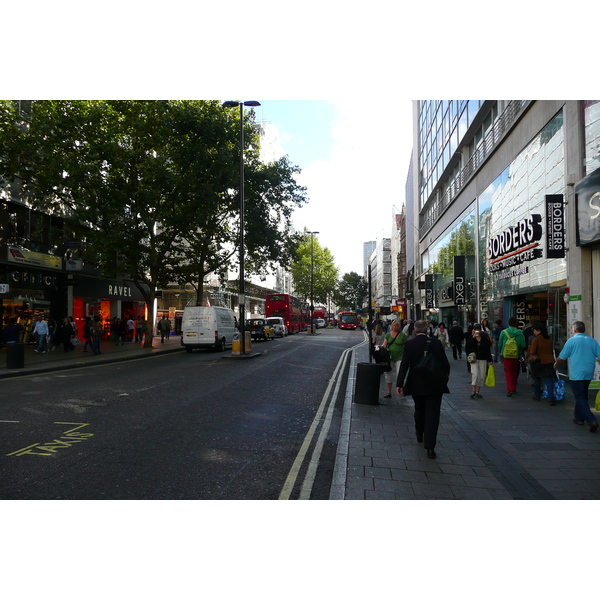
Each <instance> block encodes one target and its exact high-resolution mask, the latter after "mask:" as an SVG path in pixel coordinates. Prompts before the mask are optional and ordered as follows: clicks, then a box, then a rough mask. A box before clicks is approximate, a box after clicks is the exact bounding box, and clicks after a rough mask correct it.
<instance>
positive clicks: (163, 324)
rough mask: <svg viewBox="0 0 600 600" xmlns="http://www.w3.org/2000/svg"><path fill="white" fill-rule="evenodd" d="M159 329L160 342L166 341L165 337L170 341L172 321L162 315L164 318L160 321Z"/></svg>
mask: <svg viewBox="0 0 600 600" xmlns="http://www.w3.org/2000/svg"><path fill="white" fill-rule="evenodd" d="M158 330H159V331H160V343H161V344H164V343H165V337H166V338H167V342H168V341H169V334H170V332H171V321H169V320H168V319H166V318H165V316H164V315H163V316H162V319H161V320H160V321H159V322H158Z"/></svg>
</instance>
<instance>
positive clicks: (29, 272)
mask: <svg viewBox="0 0 600 600" xmlns="http://www.w3.org/2000/svg"><path fill="white" fill-rule="evenodd" d="M1 269H2V271H1V272H0V281H1V282H2V286H1V291H0V300H1V308H0V315H1V322H2V326H4V325H6V324H7V323H8V322H9V320H10V319H12V318H13V317H14V318H16V319H17V322H18V323H20V324H21V325H23V327H24V328H25V332H24V337H23V340H22V341H24V342H25V343H27V342H29V338H30V336H31V331H32V329H33V323H34V321H35V317H36V316H37V315H42V316H43V317H44V319H46V320H48V322H49V323H50V324H51V325H54V326H56V323H57V321H58V320H59V319H61V318H62V317H63V316H65V315H63V314H62V310H63V307H64V305H65V298H66V296H65V291H64V288H63V287H62V285H61V283H62V277H61V274H60V272H58V271H50V270H42V269H33V268H29V267H25V266H20V265H16V264H15V265H12V264H8V265H2V267H1Z"/></svg>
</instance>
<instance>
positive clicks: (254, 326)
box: [246, 319, 275, 342]
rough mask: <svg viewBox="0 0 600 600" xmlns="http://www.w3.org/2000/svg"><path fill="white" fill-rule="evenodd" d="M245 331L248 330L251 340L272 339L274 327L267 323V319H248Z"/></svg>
mask: <svg viewBox="0 0 600 600" xmlns="http://www.w3.org/2000/svg"><path fill="white" fill-rule="evenodd" d="M246 331H249V332H250V337H251V338H252V339H253V340H265V342H266V341H267V340H274V339H275V329H274V328H273V327H272V326H271V325H269V323H268V322H267V319H248V320H247V321H246Z"/></svg>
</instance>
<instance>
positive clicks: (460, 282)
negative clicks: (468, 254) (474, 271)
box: [453, 256, 467, 306]
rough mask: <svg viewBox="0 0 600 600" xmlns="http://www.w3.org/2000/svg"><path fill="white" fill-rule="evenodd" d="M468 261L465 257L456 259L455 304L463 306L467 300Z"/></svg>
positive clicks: (456, 257)
mask: <svg viewBox="0 0 600 600" xmlns="http://www.w3.org/2000/svg"><path fill="white" fill-rule="evenodd" d="M466 277H467V261H466V258H465V257H464V256H455V257H454V280H453V285H454V304H456V305H457V306H463V305H464V304H465V300H466V287H467V286H466Z"/></svg>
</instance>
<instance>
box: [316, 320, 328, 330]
mask: <svg viewBox="0 0 600 600" xmlns="http://www.w3.org/2000/svg"><path fill="white" fill-rule="evenodd" d="M316 322H317V329H320V328H321V327H323V328H324V327H327V323H325V319H316Z"/></svg>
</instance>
